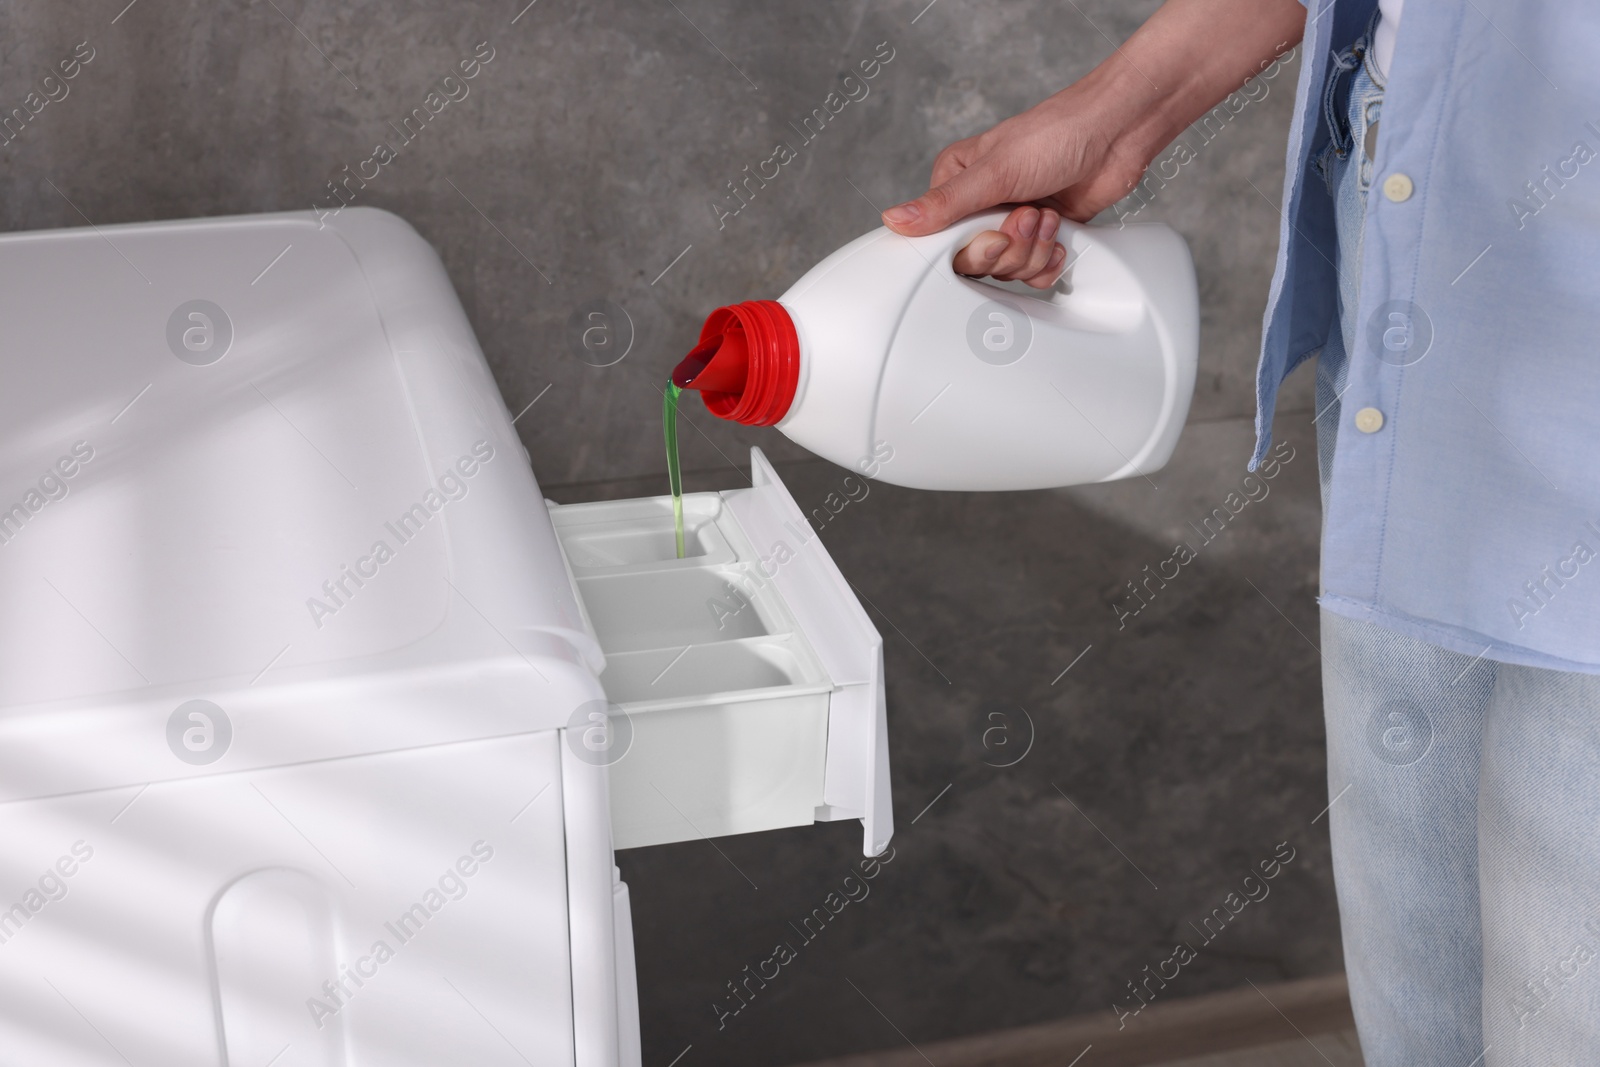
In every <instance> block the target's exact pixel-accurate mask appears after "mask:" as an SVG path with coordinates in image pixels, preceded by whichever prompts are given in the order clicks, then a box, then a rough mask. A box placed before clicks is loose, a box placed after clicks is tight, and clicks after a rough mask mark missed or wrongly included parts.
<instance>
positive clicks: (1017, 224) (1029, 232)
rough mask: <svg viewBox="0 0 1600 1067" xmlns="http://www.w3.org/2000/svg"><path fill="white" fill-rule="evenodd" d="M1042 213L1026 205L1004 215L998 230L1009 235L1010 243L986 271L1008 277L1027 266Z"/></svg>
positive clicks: (997, 276) (996, 275)
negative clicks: (1004, 218) (1004, 217)
mask: <svg viewBox="0 0 1600 1067" xmlns="http://www.w3.org/2000/svg"><path fill="white" fill-rule="evenodd" d="M1043 214H1044V213H1043V212H1041V211H1040V210H1039V209H1038V208H1036V207H1031V206H1028V207H1019V208H1017V209H1016V210H1015V211H1013V212H1011V214H1009V215H1007V216H1006V220H1005V221H1004V222H1002V223H1001V224H1000V232H1001V233H1003V234H1005V235H1006V236H1007V237H1010V238H1011V243H1010V244H1009V245H1008V246H1007V247H1006V250H1005V251H1004V252H1002V253H1001V254H1000V256H999V257H998V258H997V259H996V260H995V263H994V266H993V267H992V268H990V269H989V270H988V271H987V272H986V273H988V274H992V275H993V276H995V277H996V278H1008V277H1010V276H1011V275H1013V274H1015V273H1016V272H1017V271H1019V270H1021V269H1022V268H1024V267H1026V266H1027V264H1028V260H1029V259H1030V258H1031V257H1032V255H1033V243H1034V238H1035V236H1036V235H1037V234H1038V232H1039V223H1040V221H1041V219H1042V217H1043Z"/></svg>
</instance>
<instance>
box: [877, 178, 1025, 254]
mask: <svg viewBox="0 0 1600 1067" xmlns="http://www.w3.org/2000/svg"><path fill="white" fill-rule="evenodd" d="M1008 192H1009V190H1007V189H1004V188H1001V187H1000V184H999V182H998V181H996V175H995V174H994V171H993V170H992V169H991V168H989V167H985V166H983V165H982V164H981V163H980V164H978V165H976V166H973V167H968V168H967V169H966V170H964V171H962V172H961V173H960V174H957V175H956V176H955V177H954V178H951V179H950V180H949V181H947V182H945V183H944V184H943V185H936V186H934V187H933V188H932V189H929V190H928V191H927V192H925V193H923V194H922V195H921V196H919V197H917V198H916V199H915V200H908V201H906V202H905V203H904V204H897V205H895V206H894V207H892V208H890V209H889V210H888V211H885V212H884V213H883V223H884V225H885V226H888V227H889V229H891V230H893V231H894V232H895V233H898V234H903V235H904V236H906V237H922V236H924V235H925V234H930V233H938V232H939V231H940V230H942V229H944V228H945V227H946V226H949V225H950V224H951V223H953V222H956V221H957V220H959V219H964V218H966V217H967V216H968V215H971V214H973V213H974V212H978V211H982V210H984V209H985V208H991V207H994V206H995V205H997V204H1003V203H1006V202H1007V200H1008V199H1009V197H1008V196H1007V193H1008Z"/></svg>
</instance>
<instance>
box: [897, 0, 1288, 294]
mask: <svg viewBox="0 0 1600 1067" xmlns="http://www.w3.org/2000/svg"><path fill="white" fill-rule="evenodd" d="M1305 19H1306V9H1305V8H1304V7H1302V6H1301V5H1300V3H1299V2H1298V0H1168V3H1167V4H1165V5H1164V6H1163V7H1162V8H1161V9H1160V10H1159V11H1157V12H1156V13H1155V15H1153V16H1152V17H1151V18H1150V20H1149V21H1148V22H1146V23H1145V24H1144V25H1143V26H1141V27H1140V28H1139V30H1138V31H1137V32H1136V33H1134V35H1133V36H1132V37H1131V38H1129V39H1128V41H1127V43H1126V44H1124V45H1123V46H1122V47H1121V48H1119V49H1117V51H1116V53H1115V54H1114V55H1112V56H1111V57H1110V58H1108V59H1107V60H1106V61H1105V62H1103V63H1101V64H1100V65H1099V66H1098V67H1096V68H1095V69H1094V70H1093V71H1091V72H1090V73H1089V74H1088V75H1087V76H1085V77H1084V78H1082V79H1081V80H1079V81H1077V82H1074V83H1073V84H1072V85H1070V86H1068V87H1067V88H1066V89H1063V90H1062V91H1061V92H1059V93H1056V94H1055V95H1054V96H1052V97H1050V98H1049V99H1047V100H1045V101H1043V102H1042V103H1040V104H1037V105H1035V106H1034V107H1031V108H1029V109H1028V110H1027V111H1024V112H1023V113H1022V114H1020V115H1017V116H1014V117H1013V118H1009V119H1006V120H1005V121H1004V122H1002V123H1000V124H999V125H997V126H995V127H993V128H992V129H989V130H987V131H985V132H983V133H980V134H978V135H977V136H976V137H969V138H967V139H966V140H964V141H957V142H956V143H955V144H953V145H951V146H950V147H948V148H946V149H945V150H944V151H943V152H940V153H939V157H938V159H936V160H935V161H934V164H933V177H932V180H931V182H930V183H929V189H928V191H927V192H926V193H923V194H922V195H921V196H919V197H917V198H916V199H915V200H911V201H908V202H907V203H904V204H900V205H898V206H896V207H892V208H890V209H889V210H888V211H885V212H884V213H883V221H884V224H885V225H886V226H888V227H889V228H890V229H891V230H894V231H895V232H896V233H901V234H905V235H906V236H908V237H919V236H922V235H924V234H930V233H937V232H938V231H939V230H942V229H944V228H945V227H946V226H949V225H950V224H951V223H954V222H956V221H957V220H959V219H963V218H965V217H966V216H968V215H971V214H974V213H975V212H978V211H983V210H985V209H986V208H991V207H995V206H996V205H1000V204H1021V205H1023V206H1021V207H1018V208H1016V209H1015V210H1014V211H1012V212H1011V214H1010V215H1008V216H1007V217H1006V220H1005V222H1003V223H1002V224H1001V226H1000V228H999V229H998V230H985V231H984V232H983V233H980V234H979V235H978V236H977V237H974V238H973V239H972V241H971V242H969V243H968V244H967V246H966V247H965V248H963V249H962V250H961V251H960V252H958V253H956V258H955V268H956V270H958V271H960V272H961V273H962V274H972V275H988V276H990V277H994V278H999V279H1001V280H1007V281H1010V280H1016V281H1022V282H1026V283H1027V284H1029V285H1031V286H1033V287H1034V288H1036V289H1048V288H1049V287H1050V286H1052V285H1054V284H1055V283H1056V280H1057V279H1058V278H1059V277H1060V276H1061V271H1062V269H1063V267H1064V266H1065V264H1066V249H1065V248H1063V247H1062V246H1061V245H1060V244H1059V243H1057V242H1056V240H1055V237H1056V229H1057V227H1058V225H1059V224H1060V220H1061V219H1062V218H1063V217H1065V218H1069V219H1073V220H1075V221H1078V222H1087V221H1088V220H1089V219H1091V218H1093V217H1094V216H1095V215H1096V214H1098V213H1099V212H1101V211H1103V210H1105V209H1106V208H1108V207H1110V206H1111V205H1112V204H1114V203H1116V202H1117V201H1118V200H1120V199H1121V198H1122V197H1124V196H1126V195H1127V194H1128V193H1129V191H1131V190H1132V189H1133V187H1134V186H1135V185H1137V184H1138V182H1139V180H1140V179H1141V178H1142V177H1143V175H1144V171H1145V168H1146V167H1148V166H1149V165H1150V161H1151V160H1153V159H1154V158H1155V157H1156V156H1157V155H1158V154H1159V153H1160V152H1161V151H1162V150H1163V149H1165V148H1166V147H1167V145H1169V144H1171V143H1172V141H1173V139H1174V138H1175V137H1177V135H1178V134H1179V133H1181V132H1183V130H1184V128H1185V127H1187V126H1188V125H1189V124H1190V123H1191V122H1193V121H1194V120H1195V119H1197V118H1199V117H1200V116H1201V115H1203V114H1205V113H1206V112H1207V111H1209V110H1210V109H1211V108H1213V107H1215V106H1216V105H1217V103H1218V102H1219V101H1221V100H1222V99H1223V98H1224V97H1226V96H1227V95H1228V94H1229V93H1230V92H1232V91H1234V90H1235V89H1238V88H1239V87H1241V86H1242V85H1243V84H1244V83H1245V82H1246V81H1248V80H1249V79H1250V78H1251V77H1253V76H1255V75H1256V74H1257V73H1259V72H1260V71H1261V70H1262V69H1264V68H1265V67H1266V66H1267V65H1268V64H1270V63H1271V62H1272V60H1273V59H1275V58H1276V57H1277V56H1278V55H1279V54H1281V53H1282V52H1283V51H1284V49H1286V48H1288V47H1289V46H1290V45H1292V44H1294V43H1295V42H1297V41H1299V40H1300V35H1301V33H1302V31H1303V30H1304V28H1305Z"/></svg>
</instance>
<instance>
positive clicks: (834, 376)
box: [668, 210, 1200, 536]
mask: <svg viewBox="0 0 1600 1067" xmlns="http://www.w3.org/2000/svg"><path fill="white" fill-rule="evenodd" d="M1005 214H1006V213H1005V211H1003V210H997V211H988V212H984V213H982V214H979V215H974V216H972V217H970V218H967V219H964V220H962V221H961V222H959V223H957V224H956V225H955V226H952V227H951V228H949V229H947V230H944V231H942V232H940V233H937V234H932V235H930V236H927V237H912V238H907V237H901V236H900V235H898V234H895V233H893V232H891V231H889V230H887V229H884V228H879V229H877V230H874V231H873V232H871V233H869V234H866V235H864V236H862V237H860V238H857V239H856V240H855V241H852V242H851V243H850V244H848V245H846V246H844V247H843V248H841V249H839V250H838V251H837V252H835V253H833V254H832V255H831V256H829V257H828V258H826V259H824V260H823V261H822V262H821V263H819V264H817V266H815V267H813V268H812V269H811V270H810V271H808V272H807V273H806V274H805V275H804V276H803V277H802V278H801V279H800V280H799V281H798V282H796V283H795V284H794V286H793V287H792V288H791V289H790V290H789V291H788V292H786V293H785V294H783V296H781V297H780V298H779V299H777V300H750V301H745V302H743V303H739V304H732V305H729V306H728V307H721V308H717V309H716V310H715V311H713V312H712V313H711V314H710V316H708V317H707V319H706V322H705V326H704V327H703V328H702V329H701V331H700V340H699V343H698V344H697V345H696V346H695V348H694V350H693V351H691V352H690V353H689V355H688V356H687V357H685V358H684V360H683V361H682V362H681V363H679V364H678V366H677V367H676V368H675V369H674V370H673V372H672V384H673V385H674V386H676V387H677V388H678V389H680V390H694V391H696V392H698V393H700V396H701V399H702V400H704V402H705V405H706V409H707V410H708V411H710V412H711V414H713V415H715V416H717V417H718V418H721V419H727V420H730V421H732V422H738V423H742V424H744V425H746V426H776V427H777V428H778V429H779V430H780V431H781V432H783V433H784V434H785V435H786V436H788V437H789V438H790V439H792V440H793V441H795V442H797V443H798V444H800V445H803V446H804V447H806V448H808V449H810V450H811V451H812V452H815V453H816V454H817V455H819V456H822V457H823V458H825V459H829V460H832V461H833V462H835V463H838V464H840V465H842V466H847V467H852V468H855V469H857V470H859V471H861V472H862V473H863V474H865V475H866V476H867V477H872V478H877V479H879V480H881V481H886V482H890V483H892V484H895V485H903V486H908V487H910V488H914V489H956V490H987V489H1042V488H1052V487H1058V486H1067V485H1080V484H1084V483H1087V482H1100V481H1111V480H1113V479H1117V478H1126V477H1130V476H1133V475H1147V474H1149V473H1150V472H1151V471H1154V470H1156V469H1158V468H1160V467H1161V466H1162V465H1163V464H1165V463H1166V461H1167V459H1168V458H1169V457H1170V456H1171V455H1172V451H1173V448H1174V447H1175V446H1176V444H1177V441H1178V435H1179V434H1180V433H1181V432H1182V430H1183V422H1184V418H1185V416H1186V415H1187V414H1188V410H1189V399H1190V396H1191V394H1192V393H1193V391H1194V377H1195V358H1196V354H1197V350H1198V348H1199V328H1200V327H1199V305H1198V299H1197V294H1196V287H1195V276H1194V264H1193V261H1192V260H1191V259H1190V257H1189V249H1188V246H1187V245H1186V244H1184V241H1183V238H1182V237H1180V236H1178V234H1177V233H1176V232H1174V231H1173V230H1172V229H1170V228H1169V227H1167V226H1165V225H1162V224H1160V223H1151V224H1145V225H1137V224H1136V225H1130V226H1125V227H1122V228H1111V227H1098V226H1082V225H1079V224H1077V223H1071V222H1067V221H1065V220H1063V222H1062V224H1061V230H1060V231H1059V235H1058V238H1057V239H1058V240H1059V241H1061V242H1062V243H1063V244H1065V245H1066V246H1067V262H1068V263H1069V264H1070V265H1071V266H1070V267H1069V269H1068V272H1067V273H1066V274H1065V275H1064V276H1063V279H1062V283H1061V284H1060V285H1058V286H1057V287H1056V288H1055V289H1052V290H1048V291H1045V292H1043V293H1040V294H1035V293H1034V292H1033V291H1031V290H1030V291H1029V292H1028V293H1022V292H1018V291H1014V290H1011V289H1007V288H1004V287H1003V286H1002V285H1001V284H996V283H992V282H986V281H979V280H976V279H972V278H967V277H963V276H961V275H958V274H956V273H955V270H954V268H953V267H952V265H951V261H952V259H953V258H954V256H955V253H956V251H957V250H958V249H960V248H961V247H963V246H964V245H965V244H966V243H967V242H968V241H970V240H971V239H972V238H973V237H975V236H976V235H977V234H978V233H980V232H982V231H983V230H988V229H997V228H999V226H1000V223H1001V221H1002V220H1003V219H1004V218H1005ZM675 399H676V398H675V397H674V400H675ZM671 432H672V431H671V430H669V431H668V433H669V435H670V434H671ZM885 445H887V446H889V447H890V448H892V449H893V453H892V454H893V456H894V462H893V463H892V464H879V463H876V462H873V459H872V457H874V456H875V455H881V454H882V453H881V451H880V449H881V448H883V446H885ZM680 536H681V534H680Z"/></svg>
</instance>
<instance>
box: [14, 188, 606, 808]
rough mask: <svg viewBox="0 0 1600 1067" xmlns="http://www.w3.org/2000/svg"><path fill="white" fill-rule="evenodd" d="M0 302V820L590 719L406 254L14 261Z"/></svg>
mask: <svg viewBox="0 0 1600 1067" xmlns="http://www.w3.org/2000/svg"><path fill="white" fill-rule="evenodd" d="M0 277H3V278H5V279H6V282H5V284H4V285H3V286H0V322H4V323H5V330H4V331H3V333H0V376H3V379H0V380H3V381H4V388H0V800H8V799H17V798H19V797H27V796H38V795H46V794H54V793H62V792H72V791H77V790H81V789H90V788H101V787H106V786H111V785H118V784H124V783H129V782H145V781H152V780H159V779H162V778H170V777H181V776H186V775H192V774H203V773H217V772H222V771H229V770H239V769H246V768H250V767H257V766H269V765H274V764H279V763H285V762H298V761H302V760H307V759H325V758H331V757H335V756H340V755H350V754H355V753H360V752H370V751H382V750H391V749H396V748H405V747H413V746H415V745H421V744H437V743H444V742H448V741H454V740H466V739H470V738H475V737H485V736H496V735H502V734H509V733H516V732H522V731H525V730H530V729H544V728H549V727H552V726H560V725H564V724H565V722H566V721H567V719H568V718H569V716H570V715H571V713H572V712H573V711H574V709H575V708H577V707H579V706H580V705H582V704H584V703H585V702H586V701H590V700H597V699H603V697H602V694H601V690H600V688H599V685H598V683H597V682H596V681H595V675H596V674H598V672H599V671H600V670H601V669H603V666H604V661H603V659H602V658H601V655H600V652H599V649H598V648H597V647H596V646H595V645H594V643H593V641H592V639H591V638H590V637H589V635H588V634H587V633H586V631H585V628H584V624H583V622H582V619H581V614H580V610H579V607H578V604H577V602H576V600H575V598H574V595H573V592H572V585H571V582H570V580H569V577H568V572H567V570H566V566H565V563H564V561H563V558H562V555H561V550H560V547H559V545H558V543H557V541H556V538H555V535H554V532H553V530H552V529H551V526H550V520H549V517H548V514H547V512H546V509H545V507H544V505H543V503H542V500H541V495H540V493H539V489H538V485H537V484H536V482H535V480H534V478H533V475H532V473H531V471H529V469H528V466H527V456H526V453H525V451H524V450H523V448H522V446H521V444H520V443H519V441H518V440H517V437H516V434H515V431H514V429H513V428H512V426H511V422H510V419H509V417H508V415H507V412H506V409H505V406H504V404H503V403H502V401H501V399H500V395H499V392H498V390H497V389H496V387H495V385H494V382H493V380H492V378H491V377H490V375H489V372H488V369H487V366H486V364H485V363H484V360H483V356H482V354H481V352H480V351H479V349H478V346H477V342H476V340H475V338H474V337H473V334H472V330H471V328H470V326H469V325H468V323H467V321H466V318H465V316H464V314H463V313H462V310H461V307H460V304H459V302H458V301H457V299H456V297H455V293H454V291H453V290H452V289H451V287H450V283H449V280H448V278H447V277H446V275H445V273H444V270H443V268H442V266H441V264H440V263H439V261H438V258H437V256H436V255H435V254H434V253H433V250H432V249H431V248H430V247H429V246H428V245H427V243H426V242H425V241H423V240H422V239H421V238H420V237H419V236H418V235H417V234H416V233H415V231H413V230H412V229H411V228H410V227H409V226H408V225H407V224H406V223H404V222H403V221H401V220H400V219H398V218H396V217H395V216H393V215H390V214H388V213H386V212H381V211H376V210H372V209H364V208H363V209H347V210H345V211H343V212H341V213H340V214H339V215H338V216H337V217H335V218H333V219H330V220H328V221H327V222H326V223H323V224H319V222H318V220H317V219H316V217H315V216H314V215H312V214H311V213H309V212H305V213H295V214H283V215H264V216H249V217H236V218H219V219H206V220H193V221H184V222H171V223H148V224H138V225H129V226H108V227H99V228H85V229H70V230H57V231H48V232H36V233H22V234H13V235H8V236H4V237H0ZM535 411H537V409H535ZM530 417H537V414H531V416H530ZM191 702H199V703H191ZM181 709H187V710H181ZM196 713H197V714H199V716H200V718H195V717H194V716H195V714H196ZM208 724H209V725H208Z"/></svg>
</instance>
